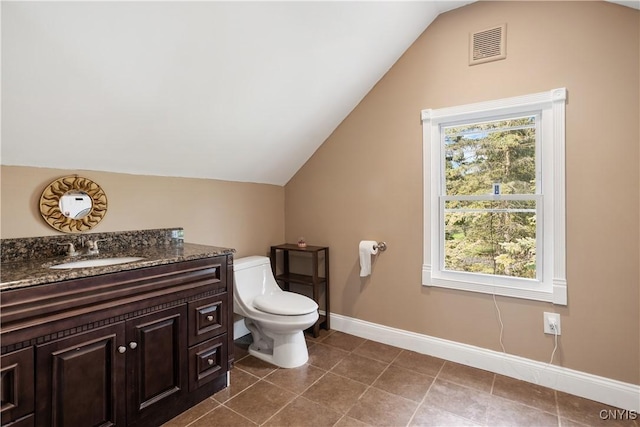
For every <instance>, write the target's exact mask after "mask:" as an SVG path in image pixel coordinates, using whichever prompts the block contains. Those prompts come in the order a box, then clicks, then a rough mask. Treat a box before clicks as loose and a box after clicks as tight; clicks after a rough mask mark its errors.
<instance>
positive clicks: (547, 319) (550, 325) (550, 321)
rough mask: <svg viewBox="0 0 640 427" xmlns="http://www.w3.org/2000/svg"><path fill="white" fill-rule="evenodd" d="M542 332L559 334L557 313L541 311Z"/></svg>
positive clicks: (558, 316)
mask: <svg viewBox="0 0 640 427" xmlns="http://www.w3.org/2000/svg"><path fill="white" fill-rule="evenodd" d="M543 320H544V333H545V334H551V335H560V315H559V314H558V313H547V312H546V311H545V312H544V313H543Z"/></svg>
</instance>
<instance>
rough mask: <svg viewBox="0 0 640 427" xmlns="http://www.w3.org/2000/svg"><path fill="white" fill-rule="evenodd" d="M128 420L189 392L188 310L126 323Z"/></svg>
mask: <svg viewBox="0 0 640 427" xmlns="http://www.w3.org/2000/svg"><path fill="white" fill-rule="evenodd" d="M125 336H126V338H127V342H126V345H125V350H126V354H127V388H126V389H127V397H128V400H127V421H128V422H129V423H133V422H135V421H136V420H138V419H140V418H143V417H144V415H145V414H146V413H147V412H153V411H154V410H155V408H158V407H162V405H168V406H171V405H173V404H175V402H176V401H178V400H179V399H180V398H181V397H182V394H184V393H185V392H186V391H187V387H188V382H187V381H188V377H187V371H188V369H187V307H186V305H184V304H183V305H180V306H177V307H174V308H171V309H166V310H162V311H159V312H156V313H152V314H147V315H144V316H140V317H136V318H134V319H132V320H129V321H127V322H126V333H125Z"/></svg>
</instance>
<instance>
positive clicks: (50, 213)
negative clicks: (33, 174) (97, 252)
mask: <svg viewBox="0 0 640 427" xmlns="http://www.w3.org/2000/svg"><path fill="white" fill-rule="evenodd" d="M69 192H82V193H85V194H86V195H88V196H89V197H90V198H91V209H90V210H89V212H88V213H87V214H86V215H85V216H83V217H82V218H79V219H74V218H70V217H67V216H65V215H64V214H63V213H62V211H61V210H60V199H61V198H62V196H64V195H65V194H67V193H69ZM106 213H107V195H106V194H105V193H104V191H103V190H102V188H101V187H100V186H99V185H98V184H96V183H95V182H93V181H91V180H90V179H88V178H83V177H81V176H78V175H70V176H65V177H62V178H58V179H56V180H55V181H53V182H52V183H51V184H49V185H48V186H47V187H46V188H45V189H44V191H43V192H42V196H41V197H40V214H41V215H42V218H44V220H45V221H46V222H47V224H49V225H50V226H51V227H53V228H55V229H56V230H58V231H62V232H63V233H81V232H83V231H88V230H91V229H92V228H93V227H95V226H96V225H98V223H99V222H100V221H102V218H104V216H105V214H106Z"/></svg>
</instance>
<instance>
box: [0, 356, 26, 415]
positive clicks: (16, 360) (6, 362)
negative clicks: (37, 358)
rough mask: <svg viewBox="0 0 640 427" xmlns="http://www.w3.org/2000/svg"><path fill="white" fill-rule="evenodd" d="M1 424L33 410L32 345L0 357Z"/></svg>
mask: <svg viewBox="0 0 640 427" xmlns="http://www.w3.org/2000/svg"><path fill="white" fill-rule="evenodd" d="M0 367H1V368H0V378H1V387H2V389H1V390H2V397H1V398H0V399H1V400H2V404H1V406H0V412H2V424H3V425H4V424H6V423H8V422H10V421H14V420H17V419H18V418H20V417H23V416H25V415H27V414H30V413H31V412H33V407H34V404H33V399H34V383H33V370H34V365H33V347H28V348H23V349H22V350H18V351H14V352H12V353H8V354H3V355H2V357H0Z"/></svg>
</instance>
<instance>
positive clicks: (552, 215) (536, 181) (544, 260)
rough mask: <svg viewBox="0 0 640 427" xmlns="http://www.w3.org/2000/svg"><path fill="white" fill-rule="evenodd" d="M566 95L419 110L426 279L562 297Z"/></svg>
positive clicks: (513, 294) (487, 289) (520, 295)
mask: <svg viewBox="0 0 640 427" xmlns="http://www.w3.org/2000/svg"><path fill="white" fill-rule="evenodd" d="M565 100H566V90H565V89H564V88H561V89H554V90H552V91H549V92H544V93H538V94H532V95H525V96H521V97H515V98H507V99H501V100H495V101H489V102H482V103H477V104H470V105H463V106H458V107H451V108H442V109H437V110H423V111H422V121H423V139H424V171H425V172H424V263H423V267H422V284H423V285H426V286H441V287H446V288H453V289H462V290H468V291H476V292H483V293H489V294H496V295H505V296H511V297H518V298H526V299H533V300H539V301H549V302H553V303H555V304H562V305H566V303H567V292H566V279H565V188H564V185H565V178H564V177H565V171H564V167H565V166H564V108H565Z"/></svg>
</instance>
